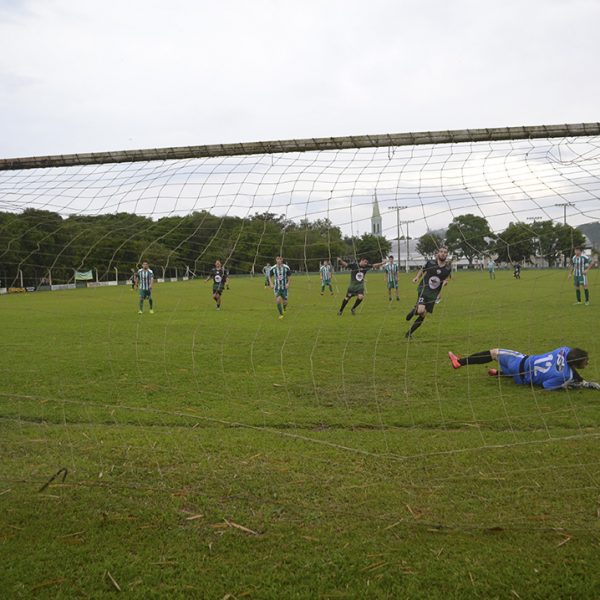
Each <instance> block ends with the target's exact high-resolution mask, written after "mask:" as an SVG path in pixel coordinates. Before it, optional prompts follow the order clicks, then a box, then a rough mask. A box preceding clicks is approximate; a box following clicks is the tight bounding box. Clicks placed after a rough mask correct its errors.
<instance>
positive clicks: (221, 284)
mask: <svg viewBox="0 0 600 600" xmlns="http://www.w3.org/2000/svg"><path fill="white" fill-rule="evenodd" d="M227 276H228V274H227V270H226V269H224V268H223V265H222V264H221V261H220V260H216V261H215V266H214V267H213V268H212V269H211V270H210V274H209V276H208V277H207V278H206V281H208V280H209V279H212V280H213V287H212V297H213V300H214V301H215V302H216V303H217V310H221V296H222V294H223V291H224V290H225V284H226V283H227Z"/></svg>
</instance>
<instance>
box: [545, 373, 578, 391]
mask: <svg viewBox="0 0 600 600" xmlns="http://www.w3.org/2000/svg"><path fill="white" fill-rule="evenodd" d="M572 379H573V378H572V377H570V378H569V379H565V378H564V377H560V376H554V377H550V378H549V379H545V380H544V382H543V383H542V387H543V388H544V389H545V390H560V389H562V388H566V387H568V385H569V383H571V381H572Z"/></svg>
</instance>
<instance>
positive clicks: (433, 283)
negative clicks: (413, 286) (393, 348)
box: [404, 246, 452, 339]
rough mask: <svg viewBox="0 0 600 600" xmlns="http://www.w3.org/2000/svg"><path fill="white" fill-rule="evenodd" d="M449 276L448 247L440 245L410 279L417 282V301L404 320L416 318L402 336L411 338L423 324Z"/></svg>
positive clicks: (450, 271)
mask: <svg viewBox="0 0 600 600" xmlns="http://www.w3.org/2000/svg"><path fill="white" fill-rule="evenodd" d="M451 277H452V265H451V264H450V262H449V261H448V248H446V247H445V246H440V247H439V248H438V250H437V253H436V257H435V259H434V260H428V261H427V262H426V263H425V266H424V267H421V268H420V269H419V272H418V273H417V274H416V275H415V277H414V279H413V280H412V282H413V283H417V284H418V288H417V303H416V304H415V307H414V308H413V309H412V310H411V311H410V312H409V313H408V314H407V315H406V320H407V321H410V320H411V319H412V318H413V317H414V316H415V315H417V318H416V319H415V321H414V323H413V324H412V326H411V328H410V329H409V330H408V331H407V332H406V335H405V336H404V337H406V338H407V339H408V338H411V337H412V335H413V333H414V332H415V331H416V330H417V329H418V328H419V327H421V325H422V324H423V321H424V320H425V317H426V316H427V313H430V314H431V313H432V312H433V308H434V307H435V305H436V300H437V299H438V297H439V296H440V294H441V292H442V288H443V287H444V286H446V285H447V284H448V281H449V279H450V278H451Z"/></svg>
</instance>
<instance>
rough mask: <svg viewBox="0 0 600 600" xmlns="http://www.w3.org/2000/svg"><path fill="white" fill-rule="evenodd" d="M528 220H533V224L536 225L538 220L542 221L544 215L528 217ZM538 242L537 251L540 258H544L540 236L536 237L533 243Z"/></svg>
mask: <svg viewBox="0 0 600 600" xmlns="http://www.w3.org/2000/svg"><path fill="white" fill-rule="evenodd" d="M527 220H528V221H533V224H534V225H535V224H536V222H537V221H541V220H542V217H527ZM536 242H537V245H538V247H537V248H536V253H537V252H539V253H540V254H539V256H540V258H542V259H543V258H544V255H543V252H542V240H541V239H540V238H539V237H536V238H534V240H533V243H534V244H535V243H536Z"/></svg>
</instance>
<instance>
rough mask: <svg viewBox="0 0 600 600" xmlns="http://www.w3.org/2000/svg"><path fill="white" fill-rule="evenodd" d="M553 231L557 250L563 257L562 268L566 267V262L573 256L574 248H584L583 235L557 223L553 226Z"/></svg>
mask: <svg viewBox="0 0 600 600" xmlns="http://www.w3.org/2000/svg"><path fill="white" fill-rule="evenodd" d="M555 229H556V240H557V242H556V245H557V250H558V252H559V253H560V254H562V256H563V266H566V265H567V260H568V259H570V258H571V256H573V251H574V249H575V247H576V246H585V235H583V233H581V231H579V229H575V227H571V226H570V225H563V224H560V223H559V224H557V225H555Z"/></svg>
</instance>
